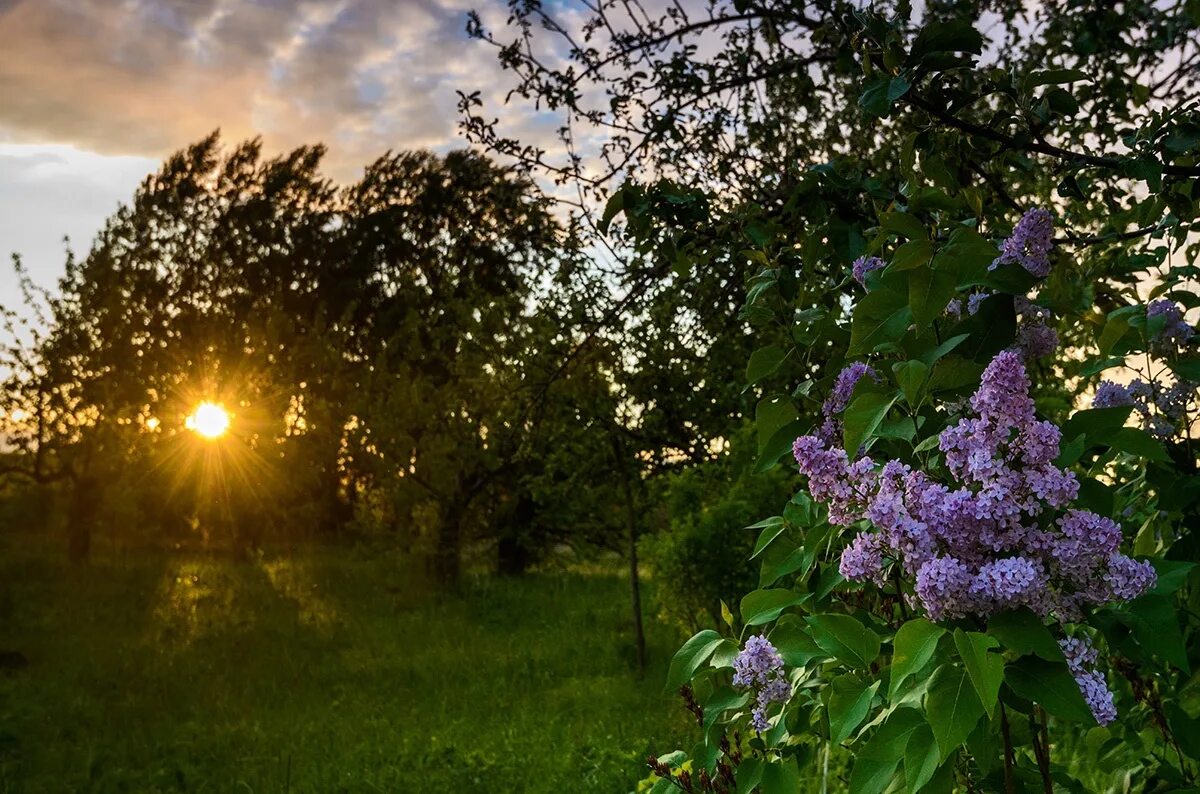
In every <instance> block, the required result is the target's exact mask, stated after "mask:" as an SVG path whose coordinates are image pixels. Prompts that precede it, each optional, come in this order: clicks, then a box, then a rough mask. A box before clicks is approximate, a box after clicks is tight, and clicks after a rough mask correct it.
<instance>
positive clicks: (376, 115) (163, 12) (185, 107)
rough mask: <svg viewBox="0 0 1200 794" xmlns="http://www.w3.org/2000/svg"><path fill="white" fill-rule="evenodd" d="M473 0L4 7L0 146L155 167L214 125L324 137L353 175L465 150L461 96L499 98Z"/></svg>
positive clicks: (282, 142) (115, 0)
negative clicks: (470, 29) (76, 151)
mask: <svg viewBox="0 0 1200 794" xmlns="http://www.w3.org/2000/svg"><path fill="white" fill-rule="evenodd" d="M471 5H472V3H471V2H469V1H468V0H407V1H402V2H396V1H395V0H254V1H253V2H251V1H249V0H154V1H153V2H152V1H151V0H72V1H70V2H68V1H67V0H17V2H15V3H13V2H8V3H4V4H0V40H2V41H4V42H5V46H4V47H3V48H0V96H3V97H4V98H5V99H4V102H3V103H0V135H3V136H4V137H5V138H7V139H8V140H9V141H12V142H18V143H29V142H34V143H39V144H45V143H63V144H71V145H74V146H77V147H81V148H84V149H89V150H92V151H95V152H98V153H103V154H122V155H130V154H132V155H139V156H151V157H161V156H163V155H165V154H167V153H169V152H171V151H173V150H175V149H178V148H180V147H182V146H184V145H186V144H187V143H189V142H191V141H193V140H196V139H198V138H200V137H201V136H203V135H204V134H206V133H207V132H209V131H211V130H212V129H214V128H216V127H220V128H221V129H222V131H223V132H224V134H225V135H226V137H228V138H243V137H247V136H251V135H256V134H261V135H262V136H263V138H264V141H265V142H266V144H267V146H268V148H270V149H273V150H280V149H283V148H287V147H291V146H295V145H299V144H302V143H312V142H315V141H323V142H325V143H326V144H328V145H329V146H330V160H329V162H328V169H329V171H330V173H331V175H332V176H334V177H336V178H340V179H348V178H352V177H353V176H355V175H356V174H357V173H358V170H359V169H360V168H361V167H362V165H364V164H365V163H366V162H368V161H370V160H373V159H374V158H375V157H377V156H379V155H380V154H382V153H383V152H384V151H386V150H388V149H397V148H406V147H429V148H448V147H450V146H452V145H455V144H456V143H459V141H458V139H457V114H456V110H455V107H456V94H455V90H456V89H458V88H463V89H469V90H473V89H475V88H480V87H483V88H485V89H487V90H488V91H489V93H490V92H493V91H499V90H501V88H502V84H503V83H504V79H503V76H502V75H501V74H500V67H499V64H498V62H497V61H496V58H495V53H494V52H493V51H492V50H491V48H489V47H487V46H486V45H482V44H479V43H477V42H472V41H470V40H468V39H467V37H466V35H465V33H464V27H465V21H466V12H467V10H468V9H469V8H470V6H471Z"/></svg>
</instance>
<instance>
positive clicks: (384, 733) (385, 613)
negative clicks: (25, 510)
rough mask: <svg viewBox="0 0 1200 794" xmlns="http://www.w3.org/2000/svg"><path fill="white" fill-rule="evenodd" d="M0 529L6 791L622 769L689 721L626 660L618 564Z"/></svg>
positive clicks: (421, 781) (667, 642) (623, 586)
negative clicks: (39, 541)
mask: <svg viewBox="0 0 1200 794" xmlns="http://www.w3.org/2000/svg"><path fill="white" fill-rule="evenodd" d="M60 557H61V553H60V552H59V550H58V549H53V550H48V549H45V548H41V547H35V548H32V549H31V548H30V544H28V543H27V542H26V541H24V540H21V541H20V542H18V539H15V538H8V539H4V538H0V651H4V650H8V651H13V650H18V651H20V652H21V653H22V654H23V655H24V656H25V657H26V658H27V659H28V662H29V664H28V666H27V667H24V668H21V669H17V670H11V671H8V672H0V792H18V791H20V792H24V791H29V792H41V791H47V792H64V791H138V792H140V791H210V792H218V791H220V792H224V791H245V792H278V791H298V792H301V791H302V792H308V791H312V792H335V791H355V792H358V791H403V792H410V791H411V792H458V791H487V792H507V791H557V792H564V791H572V792H573V791H604V792H625V791H629V790H631V789H632V788H633V787H634V786H635V784H636V781H637V780H638V779H639V778H640V777H642V776H643V774H644V772H643V771H642V770H643V769H644V767H643V766H642V759H644V758H645V756H646V754H647V752H664V751H667V750H671V749H674V748H675V747H677V746H681V745H682V744H684V743H685V741H684V739H685V737H687V736H690V735H691V731H690V730H689V727H688V724H687V721H686V718H685V715H684V714H683V713H682V710H681V709H680V708H678V704H677V702H676V700H675V698H673V697H669V696H667V695H664V694H663V693H662V681H663V677H664V670H665V666H666V662H667V659H668V657H669V655H670V653H671V652H672V651H673V650H674V648H675V647H676V644H677V642H678V640H679V637H678V635H677V634H676V633H675V632H674V631H673V630H670V629H667V628H665V627H662V626H657V625H655V624H654V623H653V622H651V623H650V624H649V626H648V633H649V639H650V646H651V647H650V655H651V661H652V667H651V669H650V670H649V671H648V673H647V675H646V677H645V678H644V679H641V680H639V679H638V677H637V676H636V675H635V673H634V672H633V670H632V663H631V659H632V653H631V650H630V642H629V637H630V632H629V630H628V628H627V611H628V610H627V601H626V598H627V587H628V582H627V580H622V579H621V578H620V577H619V576H616V575H611V574H590V575H586V574H582V573H574V574H537V575H532V576H529V577H527V578H524V579H520V580H511V581H502V580H479V581H476V582H474V583H472V584H471V585H470V586H468V588H467V589H466V591H465V592H464V593H463V595H461V596H458V597H455V598H452V599H436V598H433V597H430V596H429V595H428V594H427V593H425V592H422V590H423V589H422V588H419V587H417V586H415V585H414V584H413V583H411V582H409V581H407V580H406V576H405V573H404V570H403V566H402V565H400V564H398V563H397V562H396V561H395V560H392V559H389V558H387V557H380V556H378V555H370V554H365V553H363V554H355V553H352V552H350V551H345V550H313V551H311V552H307V553H305V554H303V555H296V556H291V557H273V556H272V555H270V554H268V555H266V556H264V557H263V559H261V560H260V561H258V562H240V563H235V562H230V561H222V560H215V559H212V558H205V557H179V556H162V555H132V554H131V555H117V554H115V553H112V552H108V553H104V552H101V553H99V554H98V555H97V557H96V559H95V560H94V561H93V562H92V563H91V564H90V565H88V566H85V567H83V568H79V569H72V568H71V567H70V566H68V565H67V564H66V563H65V562H64V561H62V560H61V559H60Z"/></svg>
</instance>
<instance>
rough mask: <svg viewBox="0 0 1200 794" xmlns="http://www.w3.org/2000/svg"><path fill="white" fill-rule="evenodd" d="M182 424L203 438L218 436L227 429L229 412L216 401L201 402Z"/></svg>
mask: <svg viewBox="0 0 1200 794" xmlns="http://www.w3.org/2000/svg"><path fill="white" fill-rule="evenodd" d="M183 424H184V427H186V428H187V429H188V430H191V431H192V432H193V433H196V434H197V435H200V436H203V437H204V438H209V439H212V438H219V437H220V436H222V435H224V434H225V431H226V430H228V429H229V413H228V412H227V411H226V410H225V408H224V406H222V405H219V404H218V403H213V402H202V403H200V404H199V405H197V406H196V410H194V411H192V414H191V416H189V417H188V418H187V419H185V420H184V423H183Z"/></svg>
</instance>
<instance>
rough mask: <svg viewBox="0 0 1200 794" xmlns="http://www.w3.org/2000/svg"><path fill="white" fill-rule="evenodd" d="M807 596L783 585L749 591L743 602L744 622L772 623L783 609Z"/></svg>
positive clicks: (754, 623) (753, 624)
mask: <svg viewBox="0 0 1200 794" xmlns="http://www.w3.org/2000/svg"><path fill="white" fill-rule="evenodd" d="M805 598H807V595H806V594H803V593H797V592H795V591H794V590H788V589H786V588H782V587H778V588H774V589H770V590H755V591H754V592H751V593H747V594H746V595H745V597H743V598H742V603H741V614H742V622H743V623H745V624H746V625H747V626H761V625H762V624H764V623H770V622H771V621H772V620H774V619H775V618H777V617H779V615H780V614H781V613H782V612H783V610H785V609H787V608H788V607H791V606H795V605H796V604H799V603H801V602H803V601H804V600H805Z"/></svg>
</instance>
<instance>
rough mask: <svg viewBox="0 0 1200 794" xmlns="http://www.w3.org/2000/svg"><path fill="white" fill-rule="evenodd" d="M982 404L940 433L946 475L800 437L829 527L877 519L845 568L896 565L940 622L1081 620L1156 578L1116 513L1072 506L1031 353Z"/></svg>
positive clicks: (877, 575)
mask: <svg viewBox="0 0 1200 794" xmlns="http://www.w3.org/2000/svg"><path fill="white" fill-rule="evenodd" d="M970 409H971V414H972V415H969V416H964V417H963V418H962V419H960V420H959V421H958V422H957V423H956V424H954V425H951V426H950V427H948V428H947V429H946V430H944V431H943V432H942V434H941V436H940V438H939V444H938V446H939V448H940V450H941V452H942V453H943V454H944V456H945V467H946V469H947V470H948V475H949V476H948V477H947V478H946V479H947V480H948V482H942V481H941V480H940V479H939V478H938V477H937V476H935V475H934V474H932V473H930V472H926V471H922V470H920V469H913V468H912V467H910V466H908V465H906V464H904V463H902V462H900V461H898V460H892V461H888V462H887V463H885V464H884V465H883V466H882V467H878V466H876V464H875V462H874V461H872V460H871V458H869V457H866V456H862V457H859V458H857V459H856V460H853V461H851V460H850V458H849V456H848V455H847V454H846V453H845V452H844V451H843V450H842V449H840V448H837V447H831V446H830V445H829V444H828V443H827V441H826V440H825V439H823V438H821V437H819V436H815V435H808V436H802V437H800V438H798V439H797V440H796V442H795V444H794V445H793V453H794V455H795V458H796V461H797V463H798V464H799V467H800V471H801V472H802V473H803V474H804V475H805V476H807V477H808V484H809V491H810V493H811V494H812V496H813V498H814V499H815V500H817V501H819V502H824V503H825V504H827V505H828V508H829V521H830V523H832V524H835V525H839V526H849V525H851V524H854V523H857V522H860V521H864V520H865V521H867V522H869V523H870V528H869V529H866V530H863V531H861V532H859V533H858V534H857V535H856V536H855V537H854V538H853V539H852V540H851V541H850V543H849V545H848V546H847V547H846V548H845V550H844V551H843V553H842V558H841V564H840V567H839V570H840V572H841V574H842V575H843V576H844V577H846V578H847V579H850V580H854V581H872V582H875V583H877V584H879V583H882V582H883V581H884V580H885V579H886V577H887V572H888V570H889V568H890V567H891V566H892V565H895V566H898V568H899V571H900V575H901V576H902V577H903V578H904V579H905V580H907V581H908V582H909V583H910V584H911V586H912V593H913V595H912V596H910V601H911V602H912V603H913V605H914V606H919V607H920V608H921V609H922V610H924V612H925V613H926V614H927V615H928V616H929V617H930V618H931V619H933V620H945V619H952V618H963V617H973V618H977V619H981V620H986V619H987V618H988V617H989V616H991V615H993V614H995V613H997V612H1001V611H1004V610H1008V609H1012V608H1014V607H1028V608H1029V609H1031V610H1033V611H1034V612H1035V613H1037V614H1039V615H1041V616H1042V617H1043V618H1047V619H1051V620H1057V621H1060V622H1073V621H1078V620H1080V619H1081V618H1082V616H1083V614H1084V611H1085V610H1086V609H1088V608H1093V607H1098V606H1101V605H1104V604H1108V603H1112V602H1115V601H1128V600H1131V599H1133V598H1136V597H1138V596H1139V595H1141V594H1142V593H1144V592H1146V591H1147V590H1149V589H1150V588H1151V587H1153V586H1154V584H1155V581H1156V575H1155V571H1154V568H1153V567H1152V566H1151V565H1150V564H1149V563H1146V562H1139V561H1137V560H1134V559H1132V558H1130V557H1128V556H1126V555H1124V554H1122V553H1121V552H1120V551H1119V546H1120V544H1121V528H1120V527H1119V526H1118V525H1117V524H1116V522H1114V521H1112V520H1111V519H1109V518H1106V517H1104V516H1100V515H1097V514H1096V513H1093V512H1090V511H1087V510H1081V509H1074V508H1072V507H1071V503H1072V502H1073V501H1074V500H1075V498H1076V496H1077V495H1078V492H1079V483H1078V480H1077V479H1076V477H1075V475H1074V474H1073V473H1071V472H1068V471H1065V470H1063V469H1061V468H1059V467H1057V466H1056V465H1055V464H1054V460H1055V458H1057V456H1058V454H1059V442H1060V439H1061V432H1060V430H1059V429H1058V427H1056V426H1055V425H1054V424H1052V423H1050V422H1044V421H1039V420H1038V419H1037V418H1036V416H1035V412H1034V405H1033V400H1032V398H1031V397H1030V396H1029V379H1028V376H1027V375H1026V372H1025V367H1024V364H1023V363H1022V360H1021V355H1020V354H1019V353H1017V352H1016V351H1011V350H1010V351H1004V352H1002V353H1000V354H998V355H997V356H996V357H995V358H994V359H993V360H992V362H991V363H990V364H989V365H988V367H987V368H986V370H985V371H984V373H983V378H982V382H981V384H980V387H979V390H978V391H976V392H975V394H974V396H972V397H971V399H970ZM1073 669H1074V668H1073ZM1080 676H1083V674H1082V673H1078V674H1077V678H1078V677H1080ZM1080 680H1081V684H1080V686H1081V688H1082V689H1081V691H1083V692H1084V694H1085V696H1087V697H1088V698H1089V703H1090V704H1091V705H1092V708H1093V711H1094V712H1095V714H1096V718H1097V720H1100V721H1103V719H1109V717H1108V712H1107V711H1105V710H1104V708H1103V707H1102V705H1103V704H1102V703H1101V702H1100V701H1099V700H1096V698H1098V697H1099V696H1098V695H1096V694H1095V693H1094V692H1091V694H1089V691H1090V690H1088V689H1086V688H1084V687H1085V683H1086V682H1092V683H1094V679H1093V678H1086V681H1085V678H1080ZM1087 686H1092V684H1091V683H1087ZM1092 688H1093V689H1094V687H1092ZM1108 702H1109V703H1111V695H1109V696H1108ZM1102 718H1103V719H1102Z"/></svg>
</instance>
